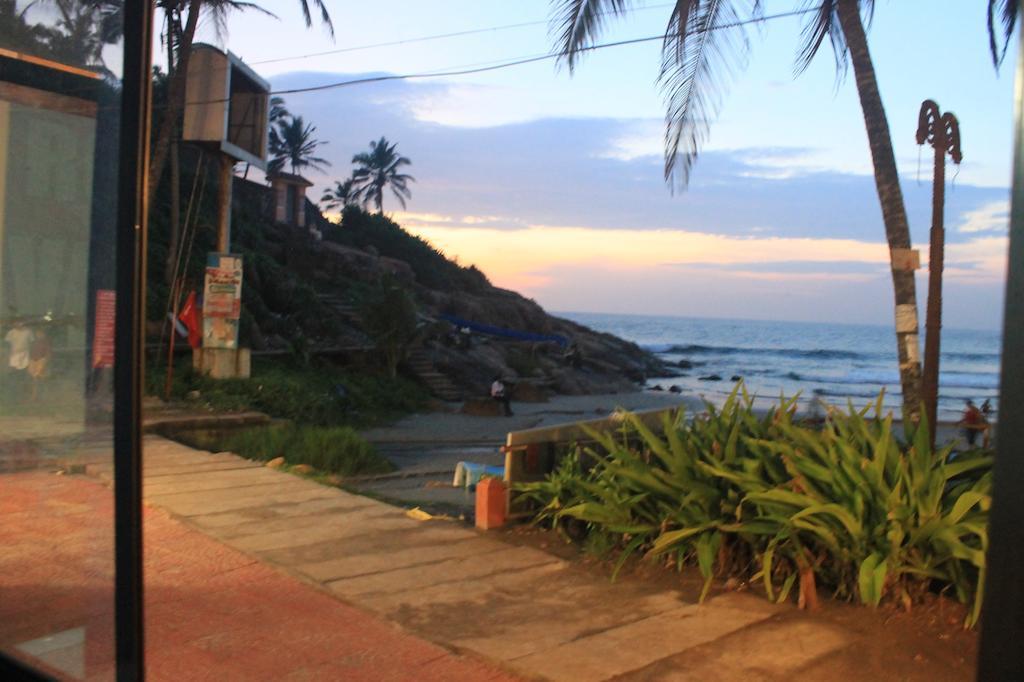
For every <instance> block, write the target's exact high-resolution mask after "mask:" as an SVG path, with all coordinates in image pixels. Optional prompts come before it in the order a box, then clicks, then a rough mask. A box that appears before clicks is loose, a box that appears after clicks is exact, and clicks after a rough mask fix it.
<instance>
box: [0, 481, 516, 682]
mask: <svg viewBox="0 0 1024 682" xmlns="http://www.w3.org/2000/svg"><path fill="white" fill-rule="evenodd" d="M112 502H113V495H112V492H111V490H110V489H109V488H108V487H106V486H104V485H102V484H101V483H99V482H97V481H95V480H90V479H86V478H83V477H81V476H55V475H53V473H51V472H38V471H36V472H23V473H17V474H8V475H3V476H0V546H2V547H3V548H4V549H3V552H0V595H3V597H2V598H0V647H2V648H4V649H5V650H7V651H8V652H16V653H18V654H19V655H25V654H30V655H31V656H32V657H33V661H34V663H35V664H39V663H40V662H41V663H42V665H44V666H48V670H49V671H50V672H51V673H52V674H54V675H55V676H56V677H58V678H61V679H63V678H65V676H70V677H71V678H73V679H88V680H107V679H113V664H112V661H113V655H114V643H113V612H112V611H113V515H112V513H113V509H112V507H113V504H112ZM144 515H145V516H144V523H145V541H146V552H145V572H146V573H145V581H146V605H145V614H146V670H147V679H149V680H158V681H163V680H167V681H174V682H182V681H190V680H211V681H213V680H216V681H218V682H219V681H222V680H224V681H228V680H239V681H243V680H244V681H246V682H251V681H254V680H275V681H276V680H367V681H371V680H373V681H376V680H412V679H416V680H434V681H436V682H447V681H449V680H460V681H465V682H475V681H476V680H507V681H508V682H513V681H514V680H515V679H516V678H515V677H514V676H513V675H511V674H509V673H508V672H505V671H503V670H501V669H500V668H499V667H497V666H495V665H494V664H491V663H488V662H485V661H482V660H480V659H478V658H475V657H472V656H464V655H459V654H457V653H454V652H452V651H450V650H447V649H445V648H443V647H440V646H438V645H436V644H433V643H431V642H428V641H426V640H425V639H423V638H420V637H416V636H415V635H412V634H410V633H408V632H406V631H403V630H402V629H401V628H399V627H397V626H395V625H394V624H391V623H388V622H386V621H385V620H383V619H381V618H379V617H376V616H373V615H371V614H368V613H367V612H366V611H365V610H363V609H360V608H357V607H354V606H352V605H349V604H346V603H344V602H342V601H339V600H337V599H334V598H332V596H331V595H329V594H325V593H324V592H323V591H322V590H319V589H316V588H315V587H313V586H310V585H307V584H303V583H302V582H301V581H299V580H296V579H295V578H294V577H291V576H288V575H286V574H284V573H282V572H281V571H278V570H275V569H273V568H271V567H269V566H267V565H265V564H263V563H262V562H260V561H258V560H256V559H254V558H253V557H252V556H250V555H248V554H246V553H243V552H240V551H238V550H236V549H232V548H231V547H228V546H227V545H225V544H223V543H221V542H217V541H216V540H214V539H212V538H209V537H207V536H206V535H205V534H203V533H201V532H199V531H197V530H195V529H194V528H191V527H189V526H188V525H187V524H183V523H181V522H180V521H177V520H175V519H173V518H171V516H170V515H169V514H168V513H167V512H166V511H163V510H161V509H155V508H153V507H149V506H147V507H146V508H145V509H144Z"/></svg>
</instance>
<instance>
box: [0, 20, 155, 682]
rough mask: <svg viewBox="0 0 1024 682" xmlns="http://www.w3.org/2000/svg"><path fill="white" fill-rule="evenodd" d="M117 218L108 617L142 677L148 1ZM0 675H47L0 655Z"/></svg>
mask: <svg viewBox="0 0 1024 682" xmlns="http://www.w3.org/2000/svg"><path fill="white" fill-rule="evenodd" d="M123 16H124V25H123V29H122V30H123V35H124V52H123V59H124V65H123V71H122V91H121V116H120V140H119V143H120V147H119V150H118V151H119V168H118V198H119V200H118V215H117V321H116V328H115V330H116V341H115V344H116V345H115V353H116V361H115V366H114V509H115V512H114V517H115V518H114V534H115V537H114V554H115V556H114V566H115V585H114V617H115V636H116V663H117V679H118V680H119V681H120V682H134V681H135V680H142V679H143V678H144V674H145V673H144V658H143V634H144V633H143V615H142V608H143V602H142V599H143V588H142V433H141V423H142V378H143V374H142V373H143V335H142V323H143V320H144V319H145V314H144V313H145V308H144V306H145V300H146V296H145V286H146V280H145V252H146V251H145V250H146V218H147V206H146V199H145V195H146V193H145V187H146V170H147V166H148V159H149V128H150V116H151V113H152V107H151V103H150V91H151V74H152V70H151V59H152V57H151V50H152V26H153V3H152V2H151V1H150V0H125V3H124V15H123ZM0 678H2V679H4V680H22V679H26V680H46V679H49V678H48V677H46V676H45V675H43V674H42V673H40V672H39V671H36V670H33V669H31V668H29V667H26V666H25V665H24V664H23V663H20V662H18V661H15V660H13V659H11V658H8V657H5V656H4V655H3V654H0Z"/></svg>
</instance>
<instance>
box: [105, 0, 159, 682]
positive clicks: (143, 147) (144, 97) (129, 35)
mask: <svg viewBox="0 0 1024 682" xmlns="http://www.w3.org/2000/svg"><path fill="white" fill-rule="evenodd" d="M152 27H153V5H152V2H151V0H126V2H125V5H124V70H123V74H122V83H123V87H122V93H121V134H120V147H119V150H120V162H119V166H118V216H117V321H116V335H115V344H114V357H115V362H114V533H115V545H114V547H115V557H114V564H115V575H116V582H115V623H116V626H115V633H116V642H117V646H116V650H117V679H118V680H120V681H123V682H128V681H134V680H142V679H143V677H144V674H145V672H144V656H143V653H144V652H143V642H144V638H143V615H142V607H143V601H142V598H143V592H142V377H143V357H144V356H143V343H144V336H143V325H144V322H145V302H146V295H145V290H146V267H145V262H146V259H145V255H146V214H147V204H146V170H147V167H148V161H149V126H150V114H151V102H150V89H151V87H150V86H151V82H150V78H151V54H150V50H151V47H152Z"/></svg>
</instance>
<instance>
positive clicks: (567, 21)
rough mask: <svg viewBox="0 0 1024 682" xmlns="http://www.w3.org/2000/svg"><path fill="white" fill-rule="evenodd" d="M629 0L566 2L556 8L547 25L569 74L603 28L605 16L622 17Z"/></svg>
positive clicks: (571, 0)
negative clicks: (581, 53) (584, 50)
mask: <svg viewBox="0 0 1024 682" xmlns="http://www.w3.org/2000/svg"><path fill="white" fill-rule="evenodd" d="M631 4H632V3H631V2H630V0H565V1H564V2H562V3H561V6H560V7H556V9H555V11H554V13H553V15H552V18H551V24H550V33H551V34H552V35H553V36H556V45H557V46H558V51H559V53H560V54H559V58H558V61H559V63H565V64H566V66H568V67H569V71H570V72H571V71H572V70H573V68H575V66H576V62H577V61H578V60H579V56H580V50H582V49H584V48H586V47H587V46H589V45H591V44H593V42H594V41H595V40H597V37H598V36H599V35H600V33H601V29H602V28H603V27H604V17H605V16H607V15H608V14H615V15H621V14H624V13H625V12H626V11H627V10H628V9H629V7H630V5H631Z"/></svg>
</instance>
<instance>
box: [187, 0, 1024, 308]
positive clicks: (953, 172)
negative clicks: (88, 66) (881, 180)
mask: <svg viewBox="0 0 1024 682" xmlns="http://www.w3.org/2000/svg"><path fill="white" fill-rule="evenodd" d="M263 4H264V6H267V7H269V8H271V9H273V10H274V11H275V12H277V13H278V14H279V15H280V20H275V19H272V18H269V17H265V16H260V15H257V14H252V13H239V14H236V15H233V16H232V17H231V18H230V20H229V22H228V26H227V29H228V31H227V34H226V35H225V36H223V37H222V38H218V37H217V36H216V35H215V33H214V31H213V27H211V26H205V27H203V30H202V33H203V39H204V40H207V41H209V42H215V43H219V44H222V45H226V46H227V47H228V48H229V49H230V50H231V51H233V52H234V53H236V54H238V55H239V56H240V57H242V58H243V59H245V60H246V61H247V62H248V63H249V64H251V65H252V66H253V67H254V68H255V69H256V70H257V71H258V72H260V73H261V74H263V75H264V76H266V77H267V78H268V79H269V80H270V81H271V83H272V85H273V87H274V89H275V90H285V89H292V88H297V87H307V86H314V85H321V84H326V83H331V82H339V81H345V80H351V79H353V78H360V77H363V76H366V75H368V74H413V73H415V74H423V73H429V72H435V71H439V70H446V69H452V68H461V67H466V66H469V65H479V64H487V63H494V62H501V61H505V60H512V59H516V58H521V57H530V56H534V55H539V54H544V53H546V52H549V51H550V49H551V47H552V43H551V39H550V37H549V34H548V26H547V24H546V20H547V19H548V17H549V12H550V7H549V4H548V2H546V1H544V0H521V1H519V2H515V3H512V2H504V1H500V0H446V1H445V2H417V3H409V2H402V1H401V0H379V1H378V2H375V3H352V2H341V1H338V2H329V3H328V5H329V7H330V8H331V10H332V16H333V18H334V24H335V28H336V38H335V40H334V41H333V42H332V41H331V39H330V37H329V36H328V35H327V34H326V33H325V32H324V31H323V30H322V29H321V28H320V27H318V26H314V28H313V29H311V30H305V29H304V28H303V26H302V21H301V17H300V16H299V13H298V11H297V9H296V8H297V5H298V3H296V2H273V3H267V2H264V3H263ZM635 4H636V8H637V9H636V10H635V11H634V12H632V13H631V14H630V16H629V17H627V18H626V19H623V20H618V21H612V22H610V24H609V27H608V28H609V30H608V31H607V32H606V33H605V37H604V40H605V41H615V40H624V39H628V38H637V37H645V36H657V35H660V34H661V33H662V32H663V31H664V24H665V21H666V20H667V17H668V12H669V9H668V5H667V3H664V2H648V3H639V2H638V3H635ZM737 4H740V5H742V4H743V3H742V2H739V3H737ZM984 5H985V3H983V2H963V1H961V0H899V1H898V2H897V1H896V0H889V1H885V0H879V1H878V2H876V11H875V17H874V21H873V23H872V25H871V27H870V29H869V34H868V35H869V41H870V47H871V49H872V56H873V58H874V62H875V68H876V70H877V74H878V78H879V82H880V87H881V90H882V97H883V100H884V102H885V106H886V110H887V113H888V118H889V124H890V128H891V129H892V132H893V143H894V148H895V152H896V156H897V161H898V164H899V167H900V172H901V175H902V180H903V183H902V185H903V192H904V197H905V200H906V204H907V210H908V214H909V217H910V222H911V231H912V235H913V239H914V242H915V247H918V248H921V250H922V256H923V258H922V260H925V261H926V260H927V238H928V228H929V222H930V205H931V168H932V152H931V149H930V148H927V149H925V150H923V151H921V150H920V149H919V147H918V146H917V145H916V143H915V139H914V133H915V130H916V126H917V113H918V109H919V107H920V104H921V101H922V100H923V99H925V98H932V99H935V100H936V101H938V103H939V104H940V106H942V107H943V108H944V110H945V108H949V109H950V110H952V111H954V112H955V113H956V114H957V115H958V117H959V119H960V123H961V131H962V135H963V150H964V162H963V164H962V166H961V167H960V168H959V169H957V168H955V167H953V166H952V164H950V166H949V169H948V177H949V178H950V179H951V181H950V182H948V183H947V208H946V227H947V251H946V266H947V270H946V278H945V293H946V296H945V323H946V325H947V326H954V327H982V328H993V327H996V326H998V325H999V323H1000V318H1001V313H1002V287H1003V277H1004V272H1005V267H1006V256H1005V253H1006V221H1007V210H1008V195H1009V193H1008V186H1009V178H1010V160H1011V159H1010V155H1011V141H1012V86H1013V75H1014V74H1013V66H1014V64H1013V62H1014V59H1013V55H1014V52H1013V50H1014V48H1013V47H1011V57H1010V58H1009V59H1008V60H1007V62H1006V63H1005V64H1004V65H1003V68H1002V70H1001V71H1000V72H999V73H997V72H996V71H995V70H994V69H993V67H992V64H991V61H990V58H989V55H988V43H987V35H986V32H985V14H984ZM799 6H802V4H801V3H799V2H795V1H794V0H768V1H767V2H765V14H768V15H771V14H774V13H780V12H786V11H789V10H792V9H794V7H799ZM803 21H804V20H803V19H802V18H784V19H775V20H769V21H766V22H764V24H763V25H762V26H760V27H757V26H752V27H750V28H751V30H750V31H749V36H750V44H751V50H750V60H749V64H748V67H747V68H746V69H745V70H744V71H742V72H740V73H739V74H738V75H737V77H736V78H735V79H734V80H733V81H732V82H731V84H730V85H729V86H728V88H727V89H726V90H725V91H724V93H723V98H722V102H723V108H722V111H721V114H720V116H719V119H718V120H717V121H716V122H715V123H714V124H713V125H712V129H711V139H710V143H709V144H708V145H707V146H706V147H705V151H704V153H703V154H702V155H701V157H700V159H699V160H698V162H697V165H696V168H695V170H694V173H693V175H692V180H691V183H690V187H689V189H688V190H687V191H685V192H677V193H676V194H675V195H674V196H673V195H672V193H670V191H669V189H668V188H667V187H666V185H665V184H664V182H663V180H662V173H661V166H662V159H661V149H662V131H663V123H662V120H663V113H664V111H663V106H662V103H661V99H660V95H659V92H658V90H657V87H656V85H655V83H654V81H655V77H656V75H657V70H658V66H659V63H660V61H659V46H658V43H656V42H652V43H644V44H640V45H633V46H627V47H616V48H609V49H605V50H600V51H597V52H595V53H592V54H590V55H588V56H586V57H585V58H584V59H583V61H582V63H581V64H580V65H579V67H578V69H577V71H576V73H575V74H574V75H572V76H570V74H569V73H568V72H567V71H566V70H565V69H560V68H557V67H556V65H555V63H554V62H553V61H543V62H539V63H534V64H529V65H525V66H517V67H512V68H508V69H503V70H499V71H492V72H488V73H481V74H474V75H467V76H458V77H433V78H422V79H410V80H400V81H389V82H385V83H376V84H369V85H357V86H350V87H342V88H337V89H331V90H323V91H318V92H313V93H306V94H290V95H285V99H286V103H287V106H288V108H289V109H290V110H291V111H292V112H293V113H295V114H300V115H302V116H303V117H304V118H305V119H306V120H308V121H311V122H313V123H314V124H315V125H316V126H317V137H319V138H320V139H322V140H325V141H328V144H327V145H326V146H325V147H323V148H322V150H321V155H322V156H325V157H326V158H328V159H329V160H331V162H332V164H333V165H332V167H331V168H330V169H329V171H328V172H327V173H326V174H318V173H315V172H313V173H310V174H309V176H310V179H311V180H312V181H314V182H316V183H317V186H316V187H315V188H313V189H312V190H311V193H312V195H313V198H319V195H320V193H321V191H322V188H323V187H325V186H327V185H328V184H330V183H331V182H332V181H334V180H339V179H344V178H345V177H347V176H348V174H349V173H350V172H351V165H350V163H349V160H350V159H351V157H352V155H353V154H354V153H356V152H359V151H362V150H364V149H368V146H369V141H370V140H372V139H377V138H379V137H380V136H381V135H384V136H386V137H387V138H388V139H389V140H391V141H393V142H397V143H398V148H399V151H400V152H401V153H403V154H404V155H406V156H408V157H410V158H411V159H412V161H413V165H412V167H411V169H410V172H411V173H412V174H413V175H414V176H415V177H416V179H417V182H416V183H414V184H412V191H413V196H412V200H411V201H410V202H409V206H408V209H407V211H401V210H400V206H399V205H398V204H397V202H396V201H394V200H393V199H391V201H388V198H386V199H385V211H386V212H387V213H389V214H391V215H392V216H393V217H394V219H395V220H397V221H398V222H399V223H401V224H402V225H403V226H405V227H406V228H407V229H409V230H410V231H412V232H414V233H417V234H420V235H422V236H424V237H425V238H427V239H429V240H430V241H431V242H432V243H434V244H435V245H436V246H438V247H440V248H442V249H443V250H444V251H445V252H446V253H447V254H448V255H449V256H453V257H458V259H459V261H460V262H461V263H464V264H469V263H474V264H476V265H477V266H478V267H480V268H481V269H482V270H483V271H484V272H485V273H487V275H488V276H489V277H490V278H491V280H492V281H493V282H494V283H495V284H497V285H499V286H503V287H508V288H511V289H515V290H517V291H520V292H521V293H523V294H524V295H526V296H529V297H532V298H535V299H536V300H537V301H538V302H540V303H541V304H542V305H544V306H545V307H546V308H548V309H549V310H552V311H598V312H637V313H657V314H674V315H694V316H714V317H742V318H756V319H793V320H830V321H836V322H869V323H880V324H889V323H890V320H891V315H892V312H891V311H892V293H891V281H890V278H889V274H888V266H887V263H888V254H887V250H886V246H885V239H884V230H883V225H882V221H881V213H880V210H879V208H878V201H877V197H876V195H875V191H874V182H873V178H872V176H871V175H870V173H871V164H870V156H869V152H868V146H867V137H866V134H865V132H864V125H863V119H862V117H861V112H860V107H859V104H858V100H857V94H856V89H855V87H854V83H853V79H852V74H851V75H850V76H848V77H847V78H846V79H845V80H844V81H842V82H841V83H839V84H838V85H837V84H836V78H835V67H834V63H833V59H832V53H831V51H830V50H827V51H823V52H822V54H820V55H819V57H818V58H817V59H816V61H815V62H814V64H813V65H812V66H811V68H810V69H809V70H808V71H807V72H806V73H804V74H802V75H801V76H799V77H796V78H794V77H793V61H794V55H795V52H796V45H797V44H798V41H799V36H800V30H801V26H802V24H803ZM510 24H520V25H519V26H517V27H515V28H502V29H495V30H491V31H486V32H483V33H475V34H471V35H463V36H455V37H445V38H437V39H434V40H427V41H416V42H403V43H401V44H397V45H389V46H384V47H373V48H367V49H352V48H365V46H369V45H375V44H378V43H385V42H388V43H391V42H396V41H405V40H409V39H416V38H421V37H425V36H432V35H436V34H450V33H457V32H462V31H469V30H473V29H480V28H490V27H499V26H507V25H510ZM330 50H345V51H343V52H337V53H335V54H329V55H321V56H315V57H307V58H298V59H284V60H281V61H278V60H280V59H281V58H291V57H299V56H302V55H309V54H311V53H318V52H323V51H330ZM268 60H274V61H268ZM954 176H955V179H954ZM925 272H926V271H925V270H922V272H921V278H920V279H919V288H918V299H919V305H920V306H921V307H922V310H923V306H924V302H925V300H924V294H925V286H924V285H925Z"/></svg>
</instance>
